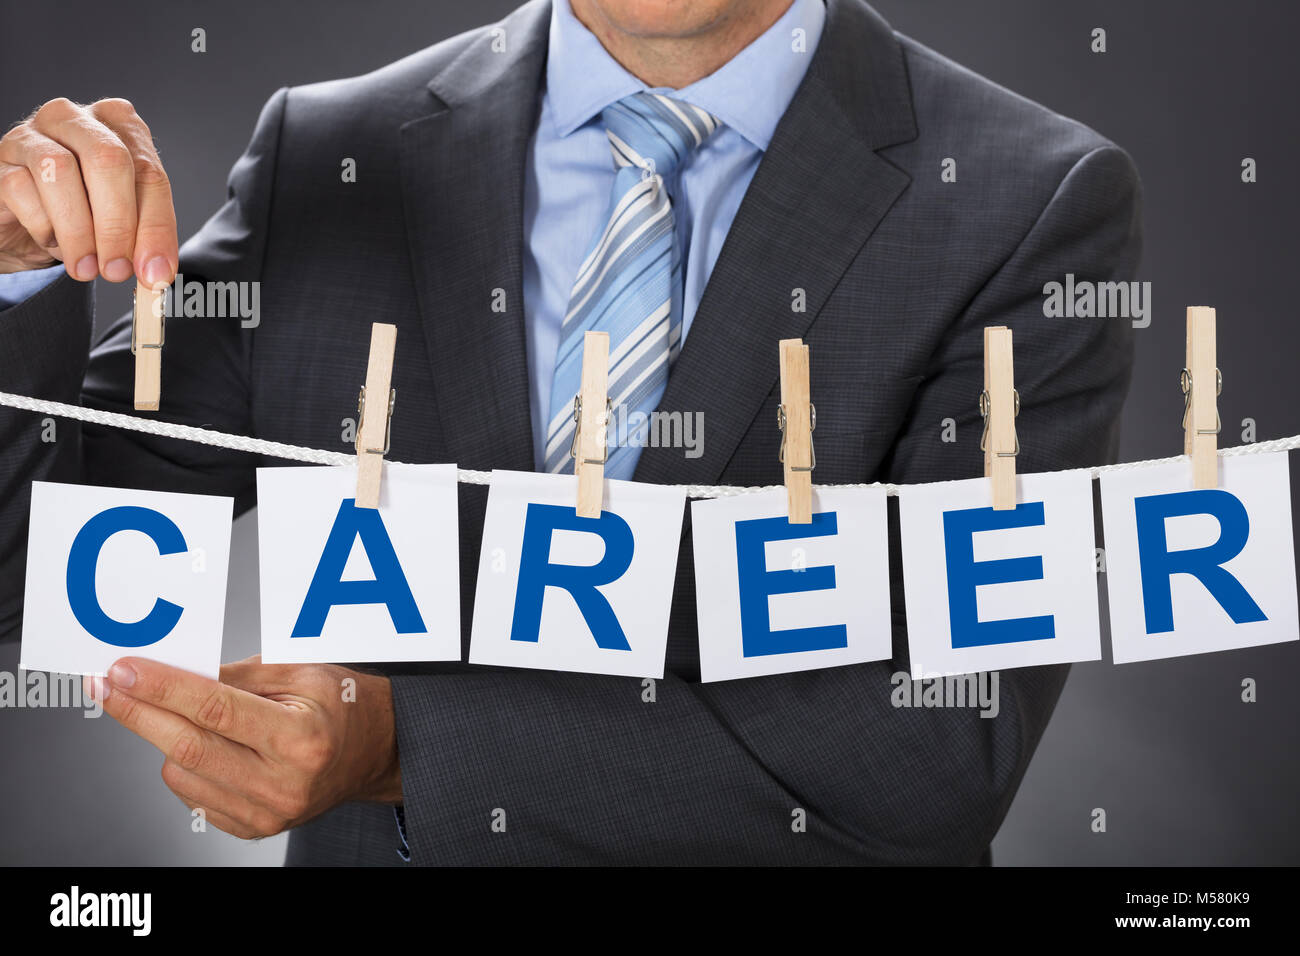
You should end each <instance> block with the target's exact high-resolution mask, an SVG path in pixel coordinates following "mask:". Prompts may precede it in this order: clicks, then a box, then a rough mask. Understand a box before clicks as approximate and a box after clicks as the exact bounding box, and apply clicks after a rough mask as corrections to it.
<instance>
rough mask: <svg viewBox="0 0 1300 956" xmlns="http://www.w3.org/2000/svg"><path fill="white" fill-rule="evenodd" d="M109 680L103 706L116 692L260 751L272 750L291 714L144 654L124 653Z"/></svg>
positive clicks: (117, 694) (285, 709)
mask: <svg viewBox="0 0 1300 956" xmlns="http://www.w3.org/2000/svg"><path fill="white" fill-rule="evenodd" d="M108 681H109V686H110V688H111V690H110V693H109V695H108V700H107V701H105V706H106V707H107V705H108V704H109V703H111V702H112V700H113V699H114V697H117V696H120V695H119V693H118V692H120V693H121V695H128V696H129V697H131V698H133V699H135V700H138V701H142V702H144V703H146V704H149V705H151V706H152V707H154V708H161V709H163V710H164V711H166V712H170V713H171V715H173V716H175V717H177V718H178V719H181V720H183V722H185V723H187V724H190V725H193V726H194V727H197V728H200V729H201V730H204V731H208V732H209V733H211V734H216V735H219V736H220V737H224V738H225V739H227V740H232V741H235V742H236V743H240V744H243V745H244V746H246V747H250V748H252V749H253V750H256V751H258V752H259V753H271V752H273V751H274V750H275V749H276V748H275V746H274V741H275V740H276V739H277V737H279V736H281V733H280V731H281V730H282V728H283V727H284V726H285V725H286V724H287V723H288V722H289V721H291V720H292V719H293V717H294V716H295V715H294V714H293V712H292V711H290V710H289V709H288V708H286V707H284V706H282V705H280V704H278V703H276V702H275V701H271V700H267V699H266V698H265V697H259V696H258V695H256V694H250V693H248V692H247V691H244V690H241V689H239V688H237V687H231V686H229V685H227V684H223V683H221V682H220V681H215V680H212V679H211V678H208V677H200V676H199V675H198V674H192V673H190V672H189V671H185V670H181V669H180V668H178V667H169V666H167V665H166V664H159V663H158V662H157V661H150V660H146V659H144V658H136V657H125V658H122V659H121V660H120V661H118V662H117V663H115V664H114V665H113V666H112V667H111V668H109V671H108ZM132 729H134V728H132ZM166 752H167V751H164V753H166Z"/></svg>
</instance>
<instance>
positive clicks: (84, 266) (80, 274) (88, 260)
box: [74, 256, 99, 282]
mask: <svg viewBox="0 0 1300 956" xmlns="http://www.w3.org/2000/svg"><path fill="white" fill-rule="evenodd" d="M74 275H76V277H77V278H78V279H80V280H81V281H82V282H89V281H90V280H91V279H93V278H95V276H97V275H99V260H97V259H96V258H95V257H94V256H85V257H83V258H82V259H81V261H80V262H78V263H77V267H76V269H75V270H74Z"/></svg>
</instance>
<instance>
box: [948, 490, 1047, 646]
mask: <svg viewBox="0 0 1300 956" xmlns="http://www.w3.org/2000/svg"><path fill="white" fill-rule="evenodd" d="M1043 520H1044V519H1043V503H1042V502H1041V501H1033V502H1025V503H1024V504H1020V505H1017V506H1016V508H1015V510H1014V511H994V510H993V509H992V508H970V509H967V510H965V511H945V512H944V513H943V547H944V557H945V558H946V562H947V565H948V622H949V625H950V628H951V630H952V646H953V647H954V648H957V647H984V646H987V645H989V644H1011V643H1014V642H1016V641H1045V640H1050V639H1052V638H1054V637H1056V622H1055V620H1053V618H1052V616H1051V615H1050V614H1047V615H1042V616H1040V617H1015V618H1010V619H1008V620H1005V621H981V620H980V619H979V611H978V604H977V600H976V597H975V589H976V588H977V587H979V586H980V585H981V584H1007V583H1010V582H1012V581H1040V580H1042V577H1043V559H1042V557H1041V556H1040V555H1037V554H1035V555H1031V556H1029V557H1024V558H1001V559H999V560H996V561H976V560H975V541H974V536H975V532H977V531H1002V530H1004V529H1006V528H1031V527H1034V526H1036V525H1041V524H1042V523H1043Z"/></svg>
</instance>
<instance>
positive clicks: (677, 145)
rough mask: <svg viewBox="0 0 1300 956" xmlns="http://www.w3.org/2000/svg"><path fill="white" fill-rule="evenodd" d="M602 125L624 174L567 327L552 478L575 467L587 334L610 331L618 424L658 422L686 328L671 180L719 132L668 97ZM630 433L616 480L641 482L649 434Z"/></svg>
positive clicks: (609, 111)
mask: <svg viewBox="0 0 1300 956" xmlns="http://www.w3.org/2000/svg"><path fill="white" fill-rule="evenodd" d="M601 119H602V120H603V121H604V123H605V134H606V136H607V137H608V138H609V145H610V149H611V150H612V152H613V154H614V164H615V165H616V166H617V167H618V172H617V173H616V174H615V177H614V190H613V195H612V197H611V200H610V213H609V217H608V220H607V225H606V226H605V228H604V229H603V230H602V231H601V233H600V234H599V235H598V236H597V237H596V240H595V242H594V243H593V244H592V248H591V251H590V252H589V253H588V255H587V258H586V260H585V261H584V262H583V263H582V267H581V268H580V269H579V270H578V278H577V279H576V280H575V282H574V284H573V292H572V294H571V295H570V297H569V311H568V313H567V314H566V315H565V317H564V322H563V324H562V325H561V326H560V346H559V350H558V351H557V352H556V356H555V378H554V380H553V382H552V384H551V406H550V411H549V415H550V419H549V421H548V424H547V429H546V458H545V460H546V471H548V472H552V473H571V472H572V471H573V459H572V458H571V457H570V455H569V450H570V448H571V447H572V444H573V429H574V422H573V397H574V395H575V394H577V392H578V385H579V380H580V379H581V377H582V339H583V334H584V333H586V332H592V331H594V332H608V333H609V350H610V351H609V387H608V395H609V398H610V403H611V405H612V406H613V410H614V415H615V419H616V420H618V419H620V418H624V417H625V416H630V415H632V414H633V413H635V412H640V413H642V414H643V415H644V416H645V419H644V420H640V421H648V419H649V415H650V413H651V412H653V411H654V409H655V408H656V407H658V405H659V400H660V399H661V398H662V397H663V393H664V386H665V385H666V384H667V382H668V366H669V364H670V363H671V361H672V360H673V358H675V357H676V355H677V350H678V347H679V343H680V340H681V328H682V268H681V250H679V249H678V248H677V242H676V234H675V231H674V229H673V209H672V204H671V202H670V201H669V198H668V191H667V189H666V188H665V186H664V182H665V180H667V181H671V180H672V176H673V173H674V171H675V170H676V169H677V167H678V166H679V165H680V164H681V162H682V161H683V160H684V159H685V158H686V157H687V156H689V155H690V154H691V152H692V151H693V150H695V149H697V148H698V147H699V146H700V145H701V144H702V143H703V142H704V141H705V140H707V139H708V138H709V137H710V136H711V135H712V134H713V132H714V131H715V130H716V129H717V128H718V121H717V120H716V119H714V118H713V117H712V116H710V115H709V114H708V113H706V112H705V111H704V110H701V109H698V108H697V107H694V106H691V105H690V104H688V103H685V102H682V101H681V100H674V99H671V98H669V97H667V96H662V95H660V94H658V93H634V94H632V95H631V96H627V97H624V98H623V99H621V100H619V101H618V102H617V103H615V104H613V105H612V106H609V107H607V108H606V109H605V110H604V111H603V112H602V113H601ZM624 420H626V419H625V418H624ZM637 421H638V419H634V420H633V424H634V425H635V423H636V422H637ZM611 424H612V423H611ZM613 432H614V429H613V428H611V436H613ZM629 432H630V434H629V435H627V436H626V439H627V440H625V441H624V442H623V444H621V445H619V446H618V447H616V448H612V449H610V451H609V457H608V460H607V461H606V463H605V475H606V477H609V478H631V477H632V471H633V469H634V468H635V467H636V462H637V459H638V458H639V457H640V453H641V448H640V441H641V440H642V439H643V437H644V428H635V427H634V428H630V429H629ZM620 437H623V436H620Z"/></svg>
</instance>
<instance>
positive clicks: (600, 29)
mask: <svg viewBox="0 0 1300 956" xmlns="http://www.w3.org/2000/svg"><path fill="white" fill-rule="evenodd" d="M791 2H792V0H752V2H748V3H743V4H736V5H735V6H734V7H733V9H732V11H730V12H727V13H723V14H721V15H719V16H718V18H717V19H715V20H712V21H709V22H707V23H704V24H701V25H700V26H699V27H698V28H696V29H694V30H693V31H691V32H689V33H687V34H684V35H666V34H650V33H633V32H630V31H628V30H626V29H623V28H621V27H620V26H619V25H617V24H615V23H613V22H612V21H611V20H610V19H609V18H608V17H606V16H605V15H604V13H603V12H602V11H601V10H600V8H599V5H598V4H597V3H595V2H593V0H570V3H569V5H570V7H571V8H572V9H573V15H574V16H575V17H577V18H578V21H579V22H580V23H582V25H583V26H585V27H586V28H587V29H588V30H590V31H591V32H592V33H593V34H595V36H596V38H597V39H598V40H600V43H601V46H603V47H604V48H605V50H606V51H607V52H608V53H609V55H610V56H612V57H613V58H614V59H615V60H617V61H618V62H619V64H620V65H622V67H623V68H624V69H625V70H627V71H628V72H629V73H631V74H632V75H633V76H635V77H636V78H637V79H639V80H640V81H641V82H643V83H645V84H646V85H647V86H650V87H665V88H668V89H673V90H680V89H682V88H683V87H686V86H690V85H691V84H692V83H694V82H695V81H696V80H700V79H703V78H704V77H706V76H708V75H709V74H710V73H713V72H714V71H715V70H717V69H719V68H720V67H721V66H722V65H723V64H725V63H726V62H727V61H728V60H730V59H731V58H732V57H734V56H735V55H736V54H737V53H739V52H740V51H741V50H743V49H744V48H745V47H747V46H749V45H750V44H751V43H753V42H754V41H755V40H756V39H758V38H759V37H760V36H762V34H763V33H765V32H766V31H767V30H768V29H769V28H770V27H771V26H772V24H774V23H776V21H777V20H779V19H781V17H782V15H783V14H784V13H785V12H786V11H787V10H788V9H790V4H791Z"/></svg>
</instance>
